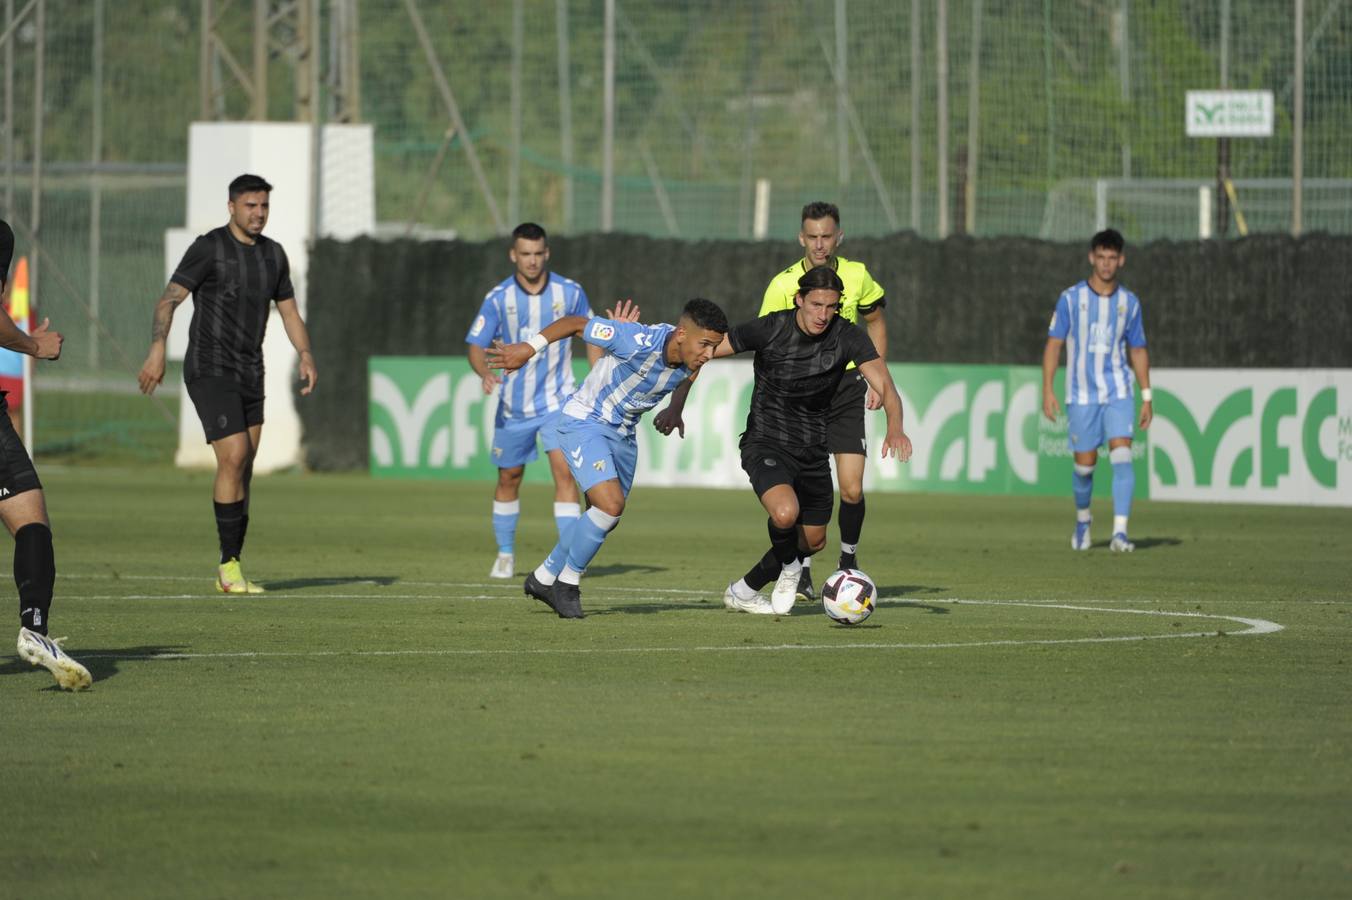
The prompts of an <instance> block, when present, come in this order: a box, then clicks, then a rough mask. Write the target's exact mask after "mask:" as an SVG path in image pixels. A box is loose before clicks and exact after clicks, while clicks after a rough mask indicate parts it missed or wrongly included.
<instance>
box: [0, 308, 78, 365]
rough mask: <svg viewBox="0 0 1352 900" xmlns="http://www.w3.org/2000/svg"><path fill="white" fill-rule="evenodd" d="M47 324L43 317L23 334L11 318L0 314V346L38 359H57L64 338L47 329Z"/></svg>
mask: <svg viewBox="0 0 1352 900" xmlns="http://www.w3.org/2000/svg"><path fill="white" fill-rule="evenodd" d="M48 324H49V321H48V320H47V319H43V320H42V324H41V325H39V326H38V327H37V328H34V329H33V333H32V334H24V333H23V330H22V329H20V328H19V326H18V325H15V324H14V320H13V319H11V318H10V317H9V316H6V315H3V314H0V347H4V348H5V349H6V350H13V351H14V352H16V353H27V354H28V355H29V356H35V357H37V358H38V359H57V358H58V357H60V356H61V342H62V341H64V340H65V338H64V337H62V336H61V335H60V334H59V333H57V332H55V331H48V330H47V326H48Z"/></svg>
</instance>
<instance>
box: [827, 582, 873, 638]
mask: <svg viewBox="0 0 1352 900" xmlns="http://www.w3.org/2000/svg"><path fill="white" fill-rule="evenodd" d="M877 599H878V588H877V586H876V585H874V583H873V579H872V578H869V577H868V576H867V575H865V574H864V573H863V572H861V571H859V570H858V569H841V570H840V571H838V572H832V573H831V577H830V578H827V579H826V582H825V583H824V584H822V609H824V610H825V611H826V615H827V617H828V618H829V619H830V620H831V621H833V622H839V623H840V624H842V625H858V624H859V623H860V622H862V621H864V620H865V619H867V618H868V617H869V616H871V615H873V606H874V603H875V602H876V601H877Z"/></svg>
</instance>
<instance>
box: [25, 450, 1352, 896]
mask: <svg viewBox="0 0 1352 900" xmlns="http://www.w3.org/2000/svg"><path fill="white" fill-rule="evenodd" d="M42 473H43V478H44V481H45V483H46V486H47V496H48V501H49V505H50V508H51V514H52V519H53V527H54V530H55V533H56V537H57V545H56V550H57V562H58V571H59V576H58V581H57V599H56V603H55V606H54V608H53V617H52V618H53V623H54V624H53V634H54V635H69V636H70V637H69V641H68V642H67V645H66V646H67V648H68V649H69V650H70V651H71V653H72V655H73V656H75V657H76V658H77V659H81V660H83V661H84V662H85V663H86V664H87V665H88V666H89V668H90V669H91V671H92V672H93V674H94V676H95V678H96V679H97V680H96V682H95V685H94V688H93V690H92V691H90V692H87V693H84V694H75V695H72V694H66V693H62V692H60V691H58V690H56V689H55V688H54V686H53V685H52V681H51V678H50V677H49V676H48V675H47V673H46V672H44V671H42V670H38V669H33V668H31V667H29V666H28V665H26V664H24V663H21V662H20V661H19V660H18V658H17V657H16V656H15V654H14V651H13V649H12V645H6V649H4V650H0V713H2V715H0V776H2V780H0V783H2V784H3V788H4V796H5V801H6V808H5V810H4V811H3V813H0V822H3V825H0V898H11V897H12V898H18V897H24V898H80V897H90V898H100V900H105V898H122V897H126V898H158V897H164V898H184V897H193V898H215V897H220V898H238V897H252V898H260V897H286V898H289V900H300V898H312V897H313V898H333V897H372V898H375V897H427V898H433V897H435V898H444V897H490V898H491V897H578V898H584V897H586V898H591V897H616V898H629V897H692V898H694V897H700V898H704V897H739V898H742V897H745V898H756V897H805V898H809V897H810V898H818V897H884V896H887V897H891V896H896V897H902V896H905V897H923V898H943V897H953V898H977V897H1001V898H1004V897H1028V898H1048V897H1068V898H1088V897H1093V898H1115V897H1150V898H1212V897H1214V898H1235V897H1253V898H1272V897H1302V898H1321V897H1347V896H1349V894H1352V812H1350V811H1352V511H1349V510H1319V509H1293V508H1258V507H1234V506H1206V505H1170V504H1163V503H1139V504H1138V506H1137V510H1136V515H1135V516H1134V518H1133V522H1132V526H1133V528H1132V530H1133V537H1134V538H1135V539H1136V541H1137V542H1138V549H1137V552H1136V553H1134V554H1132V555H1130V556H1117V555H1112V554H1110V553H1109V552H1108V550H1107V548H1106V545H1105V544H1104V540H1105V539H1106V538H1107V528H1106V523H1107V521H1108V519H1109V516H1110V509H1109V507H1108V506H1107V505H1106V503H1105V504H1104V505H1102V506H1098V505H1097V501H1096V513H1097V514H1098V518H1099V528H1098V531H1097V534H1096V537H1097V538H1098V545H1097V546H1096V547H1095V548H1094V550H1093V551H1091V552H1089V553H1084V554H1080V553H1073V552H1072V551H1071V550H1070V549H1069V538H1070V531H1071V526H1072V521H1071V520H1072V516H1071V513H1070V499H1069V496H1067V497H1066V498H1061V499H1054V500H1035V499H1014V498H962V497H951V496H945V497H939V496H924V495H873V496H870V497H869V500H868V504H869V506H868V519H867V522H866V525H865V533H864V542H863V544H862V546H861V550H860V561H861V564H862V567H863V568H864V569H865V571H867V572H868V573H869V574H870V575H872V576H873V578H874V580H875V581H876V582H877V583H878V585H879V587H880V589H881V591H880V593H881V596H882V598H883V602H882V605H881V607H880V608H879V610H878V611H877V612H876V613H875V614H874V616H873V617H872V618H871V619H870V620H869V621H868V622H867V623H866V624H865V625H864V626H861V627H858V628H847V627H843V626H836V625H832V624H831V623H830V622H829V621H828V620H827V619H826V618H825V617H824V616H823V615H822V614H821V612H820V610H819V608H817V607H808V606H803V605H800V606H799V607H798V608H797V609H795V610H794V613H793V615H791V616H787V617H780V618H775V617H754V616H748V615H743V614H737V613H731V612H727V611H725V610H724V609H723V608H722V603H721V593H722V590H723V587H724V586H725V585H726V584H727V582H728V581H729V580H730V579H731V578H733V577H736V576H737V575H740V574H741V573H742V572H743V571H744V570H745V569H746V568H747V567H748V566H749V565H750V564H751V562H753V561H754V560H755V558H757V557H758V556H759V555H760V554H761V553H762V552H763V550H764V549H765V546H766V544H767V541H766V537H765V527H764V514H763V513H762V512H760V510H759V507H758V505H757V503H756V501H755V498H754V497H753V496H752V495H751V492H750V491H749V490H747V491H706V490H696V489H655V488H645V487H639V488H636V489H635V491H634V492H633V495H632V497H631V503H630V507H629V509H628V511H627V512H626V513H625V515H624V517H623V519H622V521H621V523H620V526H619V529H618V530H617V531H616V532H614V533H613V534H612V535H611V537H610V539H609V540H608V541H607V543H606V546H605V547H604V548H603V549H602V551H601V554H600V556H599V557H598V558H597V560H596V562H595V563H594V565H593V568H592V570H591V571H590V572H589V573H588V576H587V578H586V579H585V580H584V585H583V603H584V607H585V608H586V610H587V612H588V616H587V618H586V619H585V620H583V621H580V622H567V621H562V620H559V619H558V618H556V617H555V616H554V615H553V614H552V613H551V612H550V611H548V610H547V609H545V608H544V607H543V606H542V605H541V604H539V603H538V602H536V601H534V600H530V599H528V598H525V597H524V596H522V594H521V592H520V581H519V579H518V580H515V581H512V582H510V583H506V584H504V583H491V582H490V580H489V579H488V578H487V577H486V576H487V572H488V569H489V566H490V564H491V562H492V556H493V546H492V537H491V531H490V527H489V509H490V503H491V486H489V485H448V484H412V483H404V482H388V481H385V482H382V481H373V480H371V479H369V478H367V477H365V476H362V475H350V476H306V475H284V476H272V477H265V478H259V479H258V480H257V482H256V487H255V498H254V501H253V510H252V524H251V528H250V534H249V540H248V546H247V548H246V553H245V571H246V572H247V573H248V574H249V576H250V577H251V578H253V579H254V580H256V581H259V582H260V583H262V584H263V585H264V586H266V587H267V589H268V593H267V594H266V595H263V596H261V597H247V598H246V597H222V596H220V595H218V594H216V593H214V591H213V585H212V577H213V571H214V564H215V559H214V556H213V551H214V547H215V533H214V525H213V522H212V519H211V505H210V498H209V496H208V495H209V492H210V479H209V476H206V475H203V474H185V473H181V472H178V471H175V470H172V469H168V468H164V467H136V468H125V469H109V468H78V467H76V468H60V467H44V468H43V469H42ZM551 502H552V497H551V496H550V492H549V491H548V489H545V488H540V487H536V486H531V487H528V488H527V489H526V491H525V492H524V495H523V517H522V528H521V532H520V534H519V538H518V569H519V570H520V571H521V573H522V574H524V573H525V571H526V570H527V569H528V568H529V567H532V566H533V565H534V564H535V563H536V562H537V561H538V559H539V558H540V557H541V556H543V554H544V553H545V552H546V551H547V550H548V547H549V545H550V544H552V542H553V520H552V517H551ZM837 539H838V537H837V534H836V532H835V527H834V525H833V526H832V530H831V537H830V543H829V544H828V550H827V552H826V555H825V556H823V557H821V558H820V561H819V563H818V566H817V567H816V569H815V571H816V574H817V579H818V581H820V579H821V578H822V577H823V576H825V575H826V574H827V573H828V572H829V571H830V569H831V568H833V566H832V565H831V563H832V562H833V561H834V557H835V552H836V547H837ZM6 552H7V551H6ZM8 595H9V596H10V597H11V604H12V603H13V600H12V598H13V592H12V589H11V590H10V591H9V592H8ZM958 601H970V602H958ZM11 615H13V613H11ZM1266 623H1273V624H1272V625H1269V624H1266ZM11 624H12V625H13V624H14V622H13V620H12V619H11ZM1274 625H1280V626H1281V630H1272V629H1273V626H1274ZM1264 632H1266V633H1264ZM11 634H12V632H11ZM6 640H9V639H8V638H7V639H6Z"/></svg>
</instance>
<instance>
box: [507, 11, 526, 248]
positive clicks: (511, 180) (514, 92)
mask: <svg viewBox="0 0 1352 900" xmlns="http://www.w3.org/2000/svg"><path fill="white" fill-rule="evenodd" d="M525 41H526V5H525V2H524V0H512V68H511V99H510V105H511V146H510V147H509V148H508V155H507V219H508V221H510V222H512V223H516V222H520V221H521V55H522V47H521V45H522V44H524V43H525Z"/></svg>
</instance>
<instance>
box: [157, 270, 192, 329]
mask: <svg viewBox="0 0 1352 900" xmlns="http://www.w3.org/2000/svg"><path fill="white" fill-rule="evenodd" d="M187 299H188V289H187V288H185V287H184V286H183V285H181V284H177V283H175V282H172V281H171V282H169V284H168V285H166V286H165V288H164V293H163V294H160V299H159V301H158V302H156V304H155V318H154V321H152V322H151V325H150V342H151V343H152V344H153V343H155V342H157V341H167V340H168V339H169V326H171V325H172V324H173V323H174V310H175V309H177V308H178V305H179V304H180V303H182V302H183V301H184V300H187Z"/></svg>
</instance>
